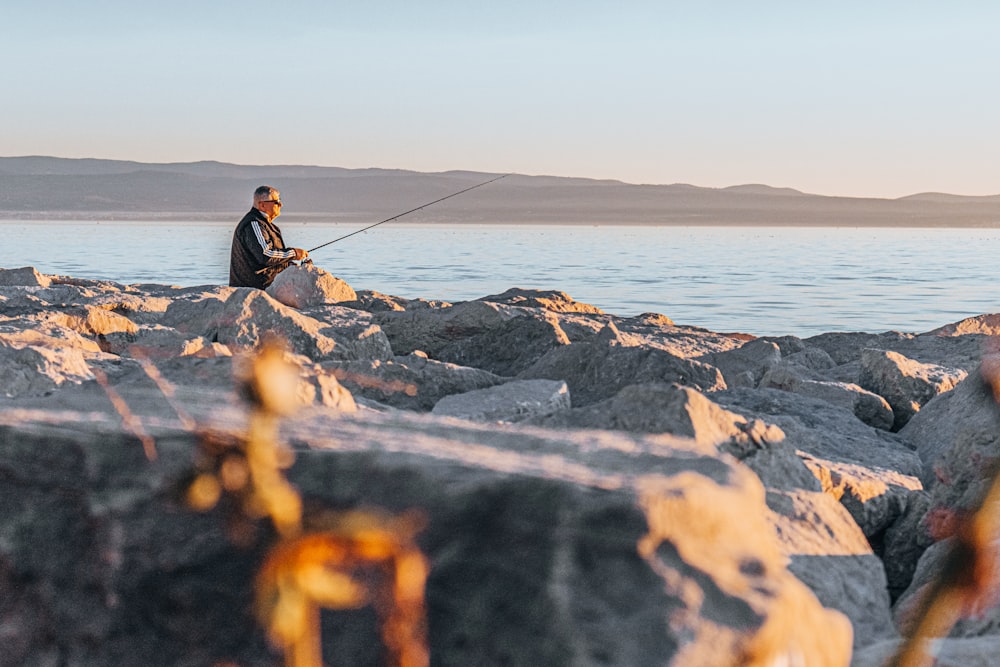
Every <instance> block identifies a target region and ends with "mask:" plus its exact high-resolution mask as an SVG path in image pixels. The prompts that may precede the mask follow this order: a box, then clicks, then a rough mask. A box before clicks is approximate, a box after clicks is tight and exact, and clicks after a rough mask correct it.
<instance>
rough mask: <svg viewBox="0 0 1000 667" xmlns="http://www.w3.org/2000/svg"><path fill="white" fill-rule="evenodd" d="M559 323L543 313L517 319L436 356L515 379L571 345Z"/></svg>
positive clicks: (454, 343)
mask: <svg viewBox="0 0 1000 667" xmlns="http://www.w3.org/2000/svg"><path fill="white" fill-rule="evenodd" d="M569 344H570V341H569V338H568V337H567V335H566V333H565V332H564V331H563V330H562V328H561V327H560V326H559V322H558V320H557V319H556V318H555V317H554V316H552V315H551V314H549V313H544V312H539V313H538V314H529V315H524V316H521V317H514V318H512V319H509V320H507V321H505V322H501V323H499V324H497V325H496V326H494V327H491V328H489V329H486V330H484V331H482V332H480V333H477V334H475V335H472V336H468V337H465V338H461V339H459V340H455V341H452V342H450V343H448V344H446V345H444V346H442V347H440V348H438V350H437V352H436V354H434V355H432V356H434V357H435V358H437V359H440V360H441V361H447V362H450V363H453V364H458V365H460V366H472V367H473V368H481V369H483V370H485V371H489V372H490V373H494V374H496V375H502V376H507V377H512V376H515V375H517V374H518V373H520V372H521V371H523V370H525V369H527V368H529V367H531V365H532V364H534V363H535V362H537V361H538V360H539V359H540V358H541V357H543V356H544V355H545V354H546V353H547V352H549V350H552V349H555V348H558V347H561V346H564V345H569Z"/></svg>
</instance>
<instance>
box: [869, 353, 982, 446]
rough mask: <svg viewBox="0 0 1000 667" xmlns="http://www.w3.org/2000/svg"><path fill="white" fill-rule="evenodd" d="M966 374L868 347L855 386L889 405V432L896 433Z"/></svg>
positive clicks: (958, 370)
mask: <svg viewBox="0 0 1000 667" xmlns="http://www.w3.org/2000/svg"><path fill="white" fill-rule="evenodd" d="M966 375H968V373H967V372H966V371H964V370H961V369H955V368H945V367H943V366H938V365H935V364H923V363H920V362H918V361H914V360H913V359H909V358H907V357H905V356H903V355H902V354H900V353H898V352H893V351H891V350H876V349H870V348H869V349H865V350H863V351H862V353H861V376H860V377H859V378H858V384H859V385H860V386H861V387H862V388H864V389H867V390H869V391H871V392H873V393H876V394H879V395H880V396H882V397H883V398H885V400H886V401H887V402H888V403H889V405H890V406H892V414H893V423H892V430H894V431H898V430H899V429H901V428H903V426H905V425H906V422H908V421H910V419H911V418H912V417H913V415H915V414H917V412H919V411H920V408H921V406H923V405H924V404H925V403H927V401H929V400H931V399H932V398H934V397H935V396H937V395H938V394H942V393H944V392H946V391H951V390H952V389H954V388H955V385H957V384H958V383H959V382H961V381H962V380H963V379H965V377H966Z"/></svg>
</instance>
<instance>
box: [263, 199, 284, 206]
mask: <svg viewBox="0 0 1000 667" xmlns="http://www.w3.org/2000/svg"><path fill="white" fill-rule="evenodd" d="M261 204H274V205H275V206H281V200H280V199H265V200H264V201H262V202H261Z"/></svg>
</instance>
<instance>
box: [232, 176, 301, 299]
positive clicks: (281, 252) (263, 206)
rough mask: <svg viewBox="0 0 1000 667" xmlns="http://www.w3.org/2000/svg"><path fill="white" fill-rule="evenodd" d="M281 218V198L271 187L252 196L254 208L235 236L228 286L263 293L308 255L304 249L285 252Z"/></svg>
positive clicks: (288, 249) (234, 233)
mask: <svg viewBox="0 0 1000 667" xmlns="http://www.w3.org/2000/svg"><path fill="white" fill-rule="evenodd" d="M279 215H281V194H280V193H279V192H278V191H277V190H275V189H274V188H272V187H271V186H270V185H262V186H260V187H259V188H257V189H256V190H254V193H253V208H251V209H250V212H249V213H247V214H246V215H245V216H243V219H242V220H240V222H239V224H237V225H236V230H235V231H234V232H233V247H232V250H231V251H230V254H229V284H230V285H231V286H233V287H256V288H257V289H264V288H266V287H267V286H268V285H270V284H271V282H272V281H273V280H274V277H275V276H276V275H278V274H279V273H281V272H282V271H284V270H285V269H286V268H288V266H289V265H290V264H291V263H292V261H293V260H296V259H305V258H306V257H308V256H309V253H308V252H307V251H305V250H303V249H302V248H286V247H285V242H284V241H283V240H282V239H281V230H280V229H278V226H277V225H276V224H274V219H275V218H277V217H278V216H279Z"/></svg>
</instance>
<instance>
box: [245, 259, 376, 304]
mask: <svg viewBox="0 0 1000 667" xmlns="http://www.w3.org/2000/svg"><path fill="white" fill-rule="evenodd" d="M265 291H266V292H267V294H268V295H269V296H270V297H272V298H273V299H274V300H276V301H278V302H280V303H283V304H285V305H286V306H290V307H292V308H297V309H299V310H301V309H303V308H308V307H310V306H320V305H323V304H327V303H339V302H341V301H354V300H355V299H357V298H358V295H357V293H355V291H354V290H353V289H352V288H351V286H350V285H348V284H347V283H346V282H344V281H343V280H341V279H340V278H337V277H336V276H334V275H332V274H331V273H330V272H328V271H326V270H324V269H321V268H319V267H318V266H316V265H315V264H313V263H312V262H305V263H302V264H298V265H296V264H293V265H291V266H289V267H288V268H287V269H285V270H284V271H282V272H281V273H279V274H278V275H277V276H275V278H274V282H272V283H271V284H270V285H268V287H267V289H266V290H265Z"/></svg>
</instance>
